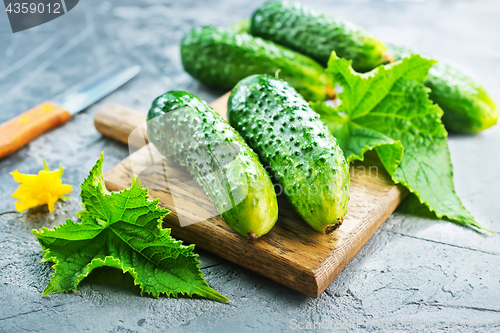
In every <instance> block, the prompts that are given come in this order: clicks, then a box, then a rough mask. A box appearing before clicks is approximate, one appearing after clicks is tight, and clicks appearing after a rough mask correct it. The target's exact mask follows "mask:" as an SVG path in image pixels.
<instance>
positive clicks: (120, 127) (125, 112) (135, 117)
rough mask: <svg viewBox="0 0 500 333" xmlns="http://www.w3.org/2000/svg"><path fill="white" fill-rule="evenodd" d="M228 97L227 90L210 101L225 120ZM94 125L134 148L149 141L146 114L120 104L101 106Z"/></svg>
mask: <svg viewBox="0 0 500 333" xmlns="http://www.w3.org/2000/svg"><path fill="white" fill-rule="evenodd" d="M228 98H229V92H228V93H226V94H224V95H222V96H221V97H219V98H218V99H216V100H215V101H213V102H212V103H210V106H212V107H213V108H214V109H215V111H217V112H218V113H219V114H220V115H221V116H222V118H224V119H225V120H227V118H226V110H227V100H228ZM94 125H95V128H96V129H97V130H98V131H99V132H101V134H102V135H104V136H107V137H109V138H111V139H114V140H116V141H120V142H122V143H125V144H128V145H129V146H132V147H135V148H141V147H142V146H145V145H146V144H148V143H149V141H148V138H147V134H146V114H144V113H141V112H139V111H136V110H134V109H131V108H128V107H126V106H123V105H120V104H115V103H110V104H105V105H104V106H103V107H101V109H100V110H99V111H98V112H97V114H96V115H95V117H94ZM138 127H140V129H138Z"/></svg>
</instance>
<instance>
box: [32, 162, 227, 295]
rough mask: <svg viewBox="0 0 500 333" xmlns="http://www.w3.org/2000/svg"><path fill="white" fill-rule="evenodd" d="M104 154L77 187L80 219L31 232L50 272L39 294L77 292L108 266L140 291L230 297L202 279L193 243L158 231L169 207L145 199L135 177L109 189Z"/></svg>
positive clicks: (163, 230) (145, 190)
mask: <svg viewBox="0 0 500 333" xmlns="http://www.w3.org/2000/svg"><path fill="white" fill-rule="evenodd" d="M102 163H103V157H102V155H101V158H100V159H99V160H98V161H97V163H96V165H95V166H94V168H93V169H92V170H91V171H90V174H89V176H88V177H87V178H86V179H85V180H84V182H83V183H82V185H81V188H82V191H81V198H82V203H83V207H84V210H83V211H81V212H79V215H78V216H79V217H80V221H79V222H73V221H72V220H69V219H68V220H67V221H66V223H65V224H61V225H59V226H58V227H55V228H54V229H53V230H49V229H47V228H42V229H41V230H38V231H37V230H33V234H34V235H35V236H36V237H37V239H38V241H39V242H40V244H41V245H42V248H43V251H44V258H43V260H42V261H52V262H54V263H55V265H54V266H53V267H54V269H55V271H54V275H53V277H52V278H51V280H50V282H49V284H48V285H47V287H46V288H45V290H44V291H43V294H44V295H46V294H50V293H53V292H68V291H76V287H77V285H78V284H79V283H80V281H82V280H83V279H84V278H85V277H86V276H88V275H89V274H90V273H91V272H92V270H93V269H95V268H97V267H102V266H109V267H115V268H118V269H121V270H122V271H123V272H124V273H126V272H129V273H130V274H131V275H132V276H133V278H134V281H135V284H136V285H139V287H140V289H141V295H143V294H144V293H148V294H151V295H152V296H154V297H158V296H159V295H160V294H161V293H164V294H166V295H167V296H174V297H177V296H178V295H179V294H184V295H188V296H192V295H194V294H196V295H198V296H201V297H206V298H210V299H213V300H217V301H220V302H229V300H228V299H227V298H226V297H224V296H222V295H221V294H219V293H218V292H216V291H215V290H213V289H212V288H210V286H209V285H208V284H207V283H206V281H205V280H204V279H203V274H202V272H201V271H200V269H199V267H198V265H199V264H200V261H199V260H197V257H198V255H197V254H195V253H194V252H193V249H194V245H189V246H184V245H182V242H181V241H178V240H175V239H174V238H172V237H171V236H170V229H162V227H161V223H162V220H163V217H164V216H165V215H167V214H168V213H169V211H168V210H166V209H163V208H161V207H158V199H155V200H152V201H151V200H149V197H148V194H147V189H144V188H142V186H141V183H140V181H139V179H138V178H136V177H135V176H134V179H133V180H132V185H131V187H130V188H127V189H124V190H123V191H121V192H109V191H108V190H107V189H106V186H105V185H104V178H103V174H102Z"/></svg>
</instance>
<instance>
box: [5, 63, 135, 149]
mask: <svg viewBox="0 0 500 333" xmlns="http://www.w3.org/2000/svg"><path fill="white" fill-rule="evenodd" d="M140 70H141V67H140V66H133V67H129V68H127V69H125V70H120V71H118V72H114V73H111V74H108V75H105V76H103V77H101V78H99V79H97V80H96V81H94V82H92V83H90V84H88V85H86V86H84V87H83V88H81V89H79V90H77V91H75V92H73V93H70V94H67V95H65V96H64V97H62V98H61V99H59V100H56V101H46V102H43V103H42V104H39V105H37V106H35V107H34V108H32V109H30V110H28V111H26V112H24V113H21V114H20V115H18V116H17V117H15V118H12V119H11V120H8V121H7V122H5V123H3V124H1V125H0V159H1V158H3V157H5V156H7V155H9V154H11V153H13V152H15V151H16V150H18V149H19V148H21V147H23V146H24V145H26V144H27V143H28V142H30V141H32V140H33V139H35V138H36V137H38V136H39V135H40V134H42V133H44V132H46V131H48V130H49V129H51V128H53V127H56V126H59V125H62V124H64V123H66V122H67V121H69V120H70V119H71V117H72V116H73V115H74V114H76V113H78V112H80V111H82V110H84V109H86V108H87V107H88V106H90V105H91V104H93V103H95V102H97V101H98V100H100V99H101V98H103V97H104V96H106V95H108V94H109V93H111V92H113V91H114V90H116V89H117V88H119V87H120V86H121V85H123V84H124V83H125V82H127V81H129V80H130V79H132V78H133V77H134V76H135V75H137V73H139V71H140Z"/></svg>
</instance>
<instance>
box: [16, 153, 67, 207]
mask: <svg viewBox="0 0 500 333" xmlns="http://www.w3.org/2000/svg"><path fill="white" fill-rule="evenodd" d="M43 166H44V170H41V171H39V172H38V175H25V174H22V173H20V172H19V171H17V170H16V171H14V172H11V173H10V174H11V175H12V176H13V177H14V180H15V181H16V182H18V183H21V185H19V187H18V188H17V190H16V192H14V193H13V194H12V196H13V197H14V198H16V199H18V200H19V201H17V200H16V209H17V210H18V211H19V212H20V213H22V212H23V211H24V210H26V209H28V208H32V207H36V206H41V205H45V204H47V205H48V206H49V211H50V212H52V211H53V210H54V204H55V203H56V201H57V200H59V198H61V197H62V198H63V199H65V198H66V197H64V196H63V195H64V194H68V193H70V192H71V190H72V187H71V186H70V185H64V184H63V183H62V180H61V177H62V175H63V168H62V165H61V166H60V167H59V170H56V171H50V170H49V167H48V166H47V163H45V161H43Z"/></svg>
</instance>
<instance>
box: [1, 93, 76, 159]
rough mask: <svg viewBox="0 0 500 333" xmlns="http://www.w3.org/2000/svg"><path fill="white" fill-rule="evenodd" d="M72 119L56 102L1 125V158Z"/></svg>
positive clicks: (38, 107) (22, 114)
mask: <svg viewBox="0 0 500 333" xmlns="http://www.w3.org/2000/svg"><path fill="white" fill-rule="evenodd" d="M70 119H71V114H70V113H69V112H68V111H66V110H65V109H63V107H62V106H60V105H58V104H56V103H54V102H50V101H47V102H43V103H42V104H39V105H37V106H35V107H34V108H32V109H30V110H28V111H26V112H24V113H21V114H20V115H18V116H17V117H15V118H13V119H11V120H9V121H7V122H5V123H3V124H1V125H0V158H3V157H5V156H7V155H9V154H11V153H13V152H15V151H16V150H18V149H19V148H21V147H23V146H24V145H26V144H27V143H28V142H30V141H32V140H33V139H35V138H36V137H38V136H39V135H40V134H42V133H44V132H46V131H48V130H49V129H51V128H53V127H56V126H59V125H62V124H64V123H65V122H67V121H68V120H70Z"/></svg>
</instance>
